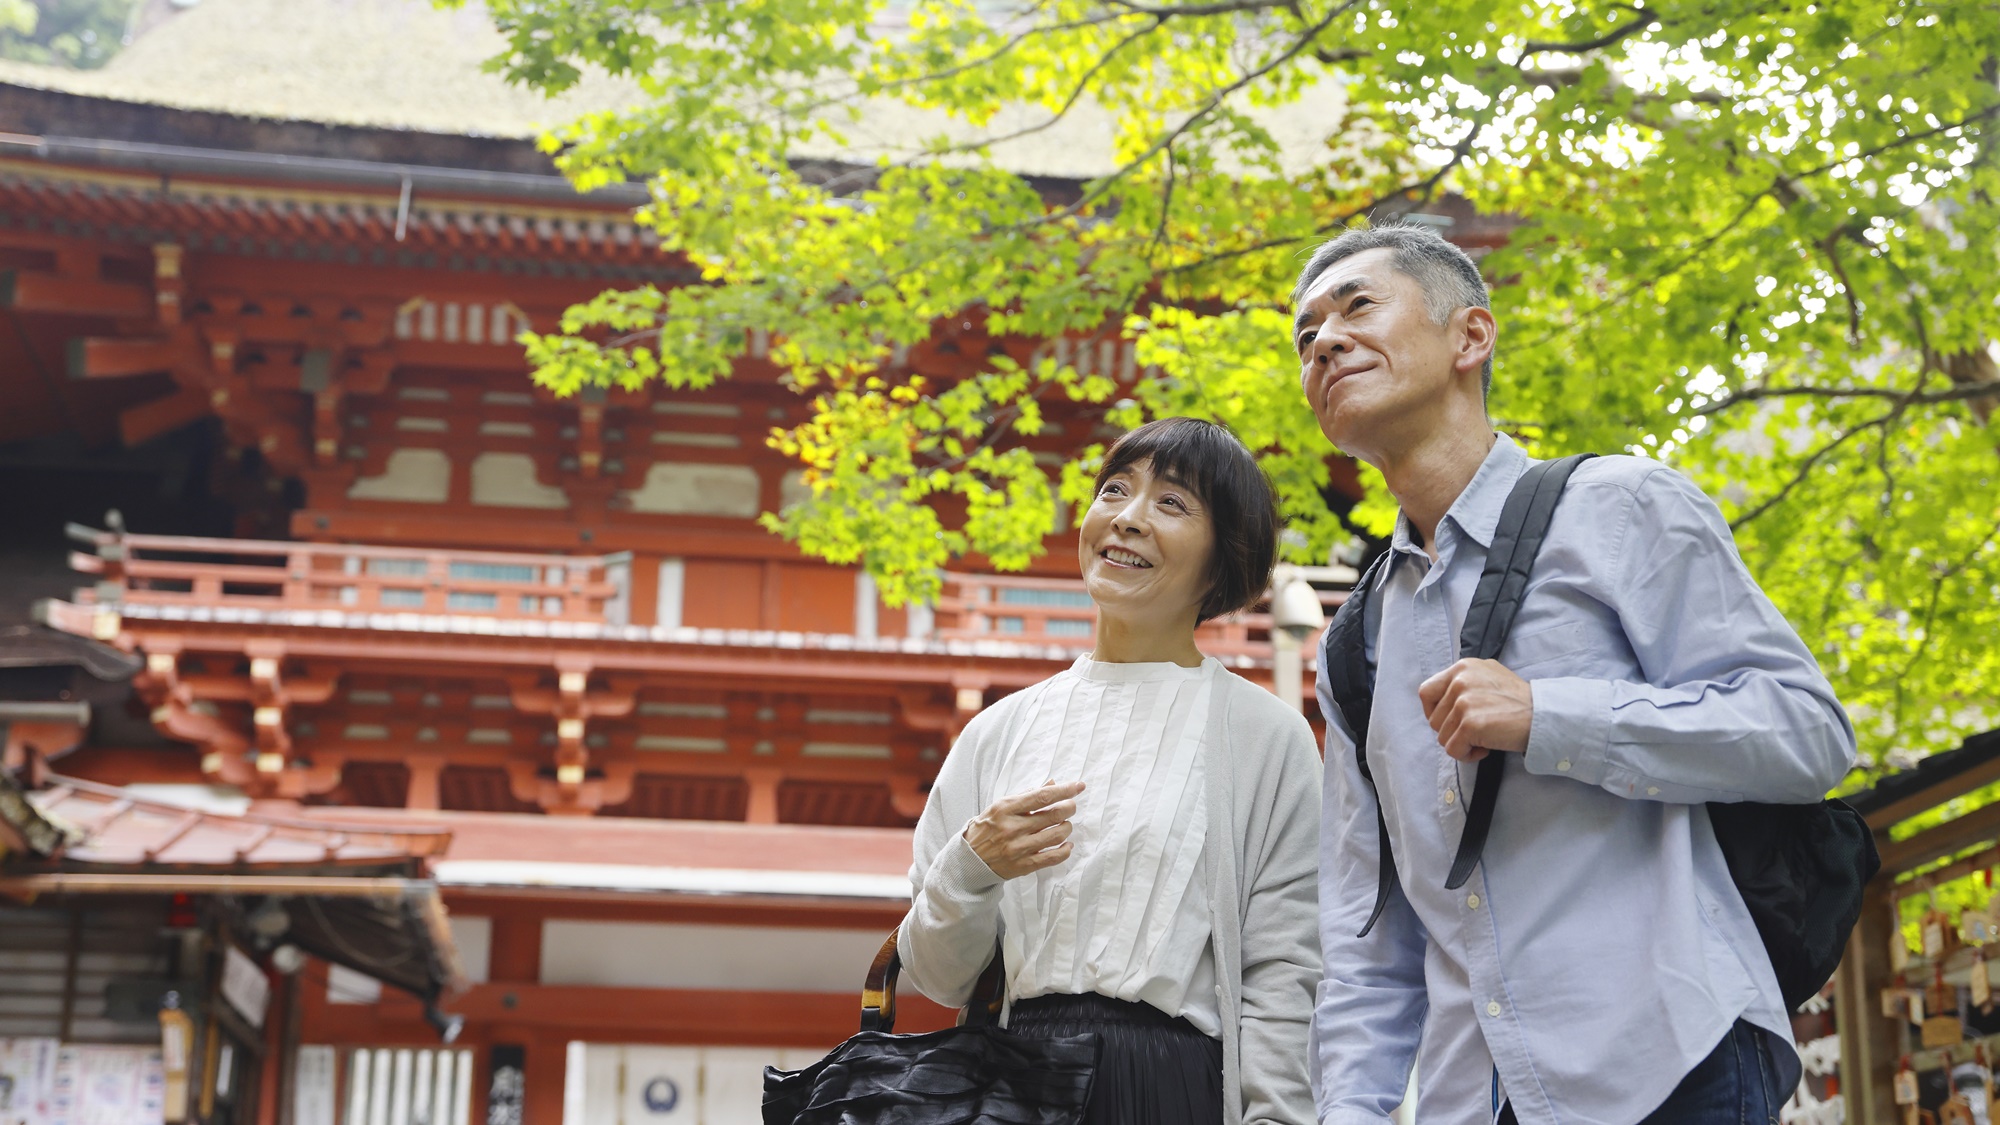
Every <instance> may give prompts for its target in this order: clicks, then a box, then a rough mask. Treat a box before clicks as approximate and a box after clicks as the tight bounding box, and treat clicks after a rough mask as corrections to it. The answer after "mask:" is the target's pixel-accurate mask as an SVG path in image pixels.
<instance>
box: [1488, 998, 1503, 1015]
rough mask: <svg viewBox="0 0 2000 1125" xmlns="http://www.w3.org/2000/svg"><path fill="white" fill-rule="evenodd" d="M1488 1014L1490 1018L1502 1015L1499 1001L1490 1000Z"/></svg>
mask: <svg viewBox="0 0 2000 1125" xmlns="http://www.w3.org/2000/svg"><path fill="white" fill-rule="evenodd" d="M1486 1014H1487V1015H1489V1016H1497V1015H1499V1014H1500V1001H1498V1000H1488V1001H1487V1002H1486Z"/></svg>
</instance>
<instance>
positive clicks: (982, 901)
mask: <svg viewBox="0 0 2000 1125" xmlns="http://www.w3.org/2000/svg"><path fill="white" fill-rule="evenodd" d="M998 711H999V708H997V707H996V708H992V709H988V710H986V711H983V712H981V713H980V714H979V715H977V716H975V717H974V718H973V720H972V722H970V723H968V724H966V727H965V730H964V731H962V732H960V734H959V736H958V741H957V742H956V743H955V744H954V745H953V746H952V748H951V752H950V753H949V754H947V755H945V760H944V765H942V766H941V767H939V769H938V775H937V780H936V781H935V782H933V783H932V785H931V792H930V797H929V799H928V800H927V801H925V803H924V812H923V816H922V817H920V818H918V820H917V831H916V838H915V842H914V845H913V850H914V853H915V854H914V861H913V862H912V863H911V864H910V912H909V913H908V914H907V915H905V916H904V918H903V925H902V929H901V931H900V933H899V935H898V937H897V940H896V948H897V950H898V951H899V952H900V953H901V954H902V958H903V974H904V976H905V977H906V978H907V979H908V980H909V982H910V983H911V984H913V985H915V986H916V989H917V991H918V992H921V993H923V994H924V995H925V996H928V997H930V998H931V999H932V1000H935V1001H937V1002H938V1003H940V1004H943V1005H945V1006H946V1007H950V1008H956V1007H959V1006H961V1005H963V1004H964V1003H965V1002H966V1001H967V1000H968V999H970V998H971V996H972V988H973V986H974V985H975V984H977V983H978V982H979V974H980V972H981V971H983V970H984V969H985V968H986V965H987V962H989V961H991V960H992V959H993V949H994V945H995V943H996V942H997V940H998V938H999V933H1000V887H1001V879H1000V877H999V876H998V875H995V874H994V873H993V871H992V869H991V868H989V867H987V866H986V863H985V861H984V860H981V859H980V858H979V856H978V854H977V853H975V852H974V851H973V850H972V846H971V845H970V844H967V843H966V842H965V826H966V823H967V822H968V821H970V820H971V819H972V818H973V817H975V816H978V815H979V813H980V812H981V811H982V810H983V809H984V807H985V806H984V805H983V804H982V801H981V795H982V790H983V789H984V788H985V787H984V786H983V785H981V780H982V779H981V777H980V764H981V763H982V762H983V761H985V760H986V758H987V757H988V755H987V754H986V753H985V752H984V751H985V743H986V742H987V741H988V740H990V739H992V738H995V737H997V736H998V733H999V732H998V727H999V726H1000V725H1001V724H1000V723H999V722H998V721H997V717H996V713H997V712H998Z"/></svg>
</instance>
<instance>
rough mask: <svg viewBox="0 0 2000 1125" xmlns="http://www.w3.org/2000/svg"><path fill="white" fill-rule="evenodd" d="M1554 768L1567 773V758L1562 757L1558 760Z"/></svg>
mask: <svg viewBox="0 0 2000 1125" xmlns="http://www.w3.org/2000/svg"><path fill="white" fill-rule="evenodd" d="M1556 768H1557V769H1559V770H1561V771H1562V772H1564V773H1568V772H1569V759H1568V758H1564V759H1563V760H1562V761H1560V762H1557V763H1556Z"/></svg>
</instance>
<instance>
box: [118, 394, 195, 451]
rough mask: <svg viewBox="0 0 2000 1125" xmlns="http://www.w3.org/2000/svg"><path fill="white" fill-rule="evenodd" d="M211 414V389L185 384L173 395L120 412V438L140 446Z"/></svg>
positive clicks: (126, 442) (127, 443) (127, 442)
mask: <svg viewBox="0 0 2000 1125" xmlns="http://www.w3.org/2000/svg"><path fill="white" fill-rule="evenodd" d="M208 415H209V401H208V392H206V391H203V390H201V389H199V388H189V387H183V388H181V389H180V390H178V391H175V392H174V393H172V394H170V395H163V396H162V397H160V398H156V399H154V400H152V401H151V402H144V403H140V404H139V405H138V406H134V407H132V408H130V409H129V410H125V411H123V412H121V413H120V414H119V415H118V437H119V440H121V441H123V442H124V443H125V444H126V445H140V444H143V443H145V442H148V441H151V440H152V439H154V438H156V437H159V436H160V435H161V434H165V433H171V432H173V431H174V430H178V429H180V428H181V427H182V426H185V425H187V424H189V423H190V422H198V421H200V420H201V419H203V418H206V417H208Z"/></svg>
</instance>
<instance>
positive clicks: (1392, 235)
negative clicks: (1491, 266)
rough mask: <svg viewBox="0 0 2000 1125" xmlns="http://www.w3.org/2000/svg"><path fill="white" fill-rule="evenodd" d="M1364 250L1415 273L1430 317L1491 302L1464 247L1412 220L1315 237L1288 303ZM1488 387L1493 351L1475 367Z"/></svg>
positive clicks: (1442, 318) (1441, 318) (1443, 318)
mask: <svg viewBox="0 0 2000 1125" xmlns="http://www.w3.org/2000/svg"><path fill="white" fill-rule="evenodd" d="M1369 250H1388V251H1390V252H1391V253H1390V257H1389V261H1390V263H1391V264H1393V265H1394V266H1395V267H1396V269H1397V271H1398V272H1400V273H1403V274H1405V275H1407V276H1409V277H1411V278H1413V279H1415V281H1416V283H1417V288H1419V289H1421V290H1423V294H1424V310H1425V311H1426V312H1428V313H1430V317H1431V320H1432V322H1434V323H1437V324H1443V323H1445V322H1447V321H1449V320H1450V319H1451V314H1453V313H1455V312H1457V311H1458V310H1460V309H1464V308H1481V309H1490V308H1492V307H1493V303H1492V300H1491V298H1489V297H1488V296H1487V293H1486V279H1485V278H1483V277H1481V276H1480V275H1479V267H1478V266H1477V265H1474V264H1473V261H1472V259H1471V258H1469V257H1466V254H1465V251H1463V250H1460V249H1459V248H1458V247H1456V246H1453V245H1452V244H1451V243H1449V242H1446V241H1445V240H1444V238H1443V237H1442V236H1440V235H1439V234H1438V233H1437V231H1435V230H1433V229H1431V228H1430V227H1425V226H1417V225H1416V224H1414V223H1409V224H1403V223H1391V224H1387V225H1384V226H1379V227H1357V228H1355V229H1353V230H1350V231H1347V232H1345V233H1343V234H1341V235H1340V236H1339V237H1337V238H1333V239H1330V240H1329V241H1326V242H1323V243H1321V244H1320V247H1319V249H1317V250H1314V251H1313V256H1312V258H1311V259H1310V260H1308V261H1307V262H1306V268H1305V269H1303V270H1300V271H1299V283H1298V285H1296V286H1294V287H1293V289H1292V307H1293V308H1297V307H1298V306H1299V302H1300V301H1302V300H1304V299H1305V295H1306V291H1307V290H1308V289H1311V288H1312V284H1313V282H1315V281H1317V280H1319V275H1320V274H1323V273H1325V272H1326V271H1327V269H1328V268H1329V267H1331V266H1332V265H1333V264H1334V263H1335V262H1338V261H1340V260H1341V259H1343V258H1351V257H1353V256H1354V255H1356V254H1362V253H1366V252H1367V251H1369ZM1492 389H1493V357H1492V356H1490V355H1489V356H1487V357H1486V366H1485V367H1483V368H1481V369H1480V372H1479V391H1480V393H1481V394H1482V395H1484V394H1486V393H1488V392H1490V391H1491V390H1492Z"/></svg>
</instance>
